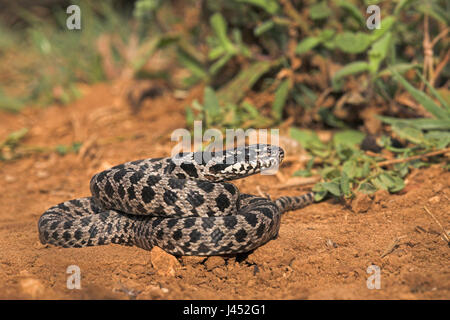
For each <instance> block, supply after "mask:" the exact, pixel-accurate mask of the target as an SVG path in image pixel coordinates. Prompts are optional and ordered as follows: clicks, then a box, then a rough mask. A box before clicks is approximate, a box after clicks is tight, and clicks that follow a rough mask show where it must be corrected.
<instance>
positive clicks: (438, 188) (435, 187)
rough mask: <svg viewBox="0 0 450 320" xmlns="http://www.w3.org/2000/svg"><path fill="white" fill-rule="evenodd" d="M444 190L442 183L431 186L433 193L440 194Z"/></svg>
mask: <svg viewBox="0 0 450 320" xmlns="http://www.w3.org/2000/svg"><path fill="white" fill-rule="evenodd" d="M443 189H444V185H443V184H442V183H436V184H433V187H432V190H433V192H434V193H438V192H441V191H442V190H443Z"/></svg>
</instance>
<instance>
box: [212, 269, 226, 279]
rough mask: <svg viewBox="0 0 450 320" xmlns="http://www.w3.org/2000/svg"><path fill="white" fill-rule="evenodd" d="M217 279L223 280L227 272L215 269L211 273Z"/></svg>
mask: <svg viewBox="0 0 450 320" xmlns="http://www.w3.org/2000/svg"><path fill="white" fill-rule="evenodd" d="M212 272H213V273H214V274H215V275H216V276H217V277H218V278H221V279H224V278H226V277H227V272H226V271H225V270H223V269H221V268H215V269H214V270H213V271H212Z"/></svg>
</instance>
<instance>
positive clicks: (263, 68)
mask: <svg viewBox="0 0 450 320" xmlns="http://www.w3.org/2000/svg"><path fill="white" fill-rule="evenodd" d="M278 64H279V61H274V62H273V61H258V62H254V63H253V64H251V65H250V66H249V67H248V68H247V69H244V70H242V71H241V72H240V73H239V74H238V75H237V76H236V77H234V78H233V79H232V80H231V81H229V82H228V84H227V85H226V86H224V87H222V88H221V89H220V90H219V92H218V93H217V96H218V98H219V100H220V101H226V102H229V103H232V104H238V103H239V101H240V100H241V99H242V98H243V97H244V95H245V94H246V93H247V91H248V90H249V89H250V88H251V87H252V86H253V85H254V84H255V82H256V81H258V79H259V78H260V77H261V76H262V75H263V74H265V73H266V72H267V71H269V70H270V69H271V68H272V67H274V66H276V65H278Z"/></svg>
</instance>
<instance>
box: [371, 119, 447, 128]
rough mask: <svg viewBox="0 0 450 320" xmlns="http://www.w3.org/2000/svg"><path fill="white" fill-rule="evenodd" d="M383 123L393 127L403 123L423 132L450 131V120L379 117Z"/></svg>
mask: <svg viewBox="0 0 450 320" xmlns="http://www.w3.org/2000/svg"><path fill="white" fill-rule="evenodd" d="M377 118H379V119H380V120H381V121H383V122H385V123H389V124H391V125H393V124H396V123H402V124H405V125H410V126H414V127H416V128H419V129H422V130H438V129H441V130H450V120H447V119H446V120H439V119H425V118H423V119H398V118H393V117H385V116H377Z"/></svg>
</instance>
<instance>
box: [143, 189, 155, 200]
mask: <svg viewBox="0 0 450 320" xmlns="http://www.w3.org/2000/svg"><path fill="white" fill-rule="evenodd" d="M155 194H156V193H155V191H154V190H153V189H152V188H150V187H143V188H142V195H141V196H142V201H144V202H145V203H150V202H152V200H153V199H154V198H155Z"/></svg>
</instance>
